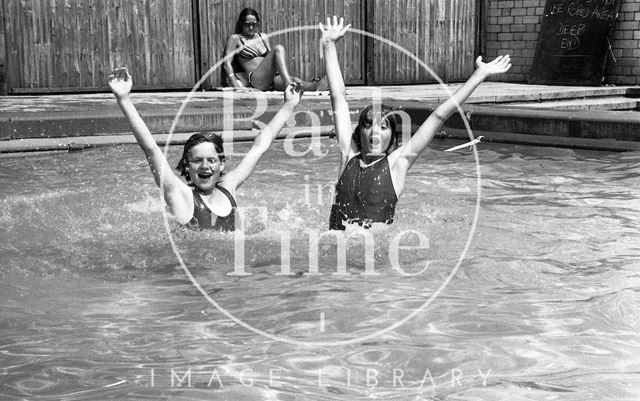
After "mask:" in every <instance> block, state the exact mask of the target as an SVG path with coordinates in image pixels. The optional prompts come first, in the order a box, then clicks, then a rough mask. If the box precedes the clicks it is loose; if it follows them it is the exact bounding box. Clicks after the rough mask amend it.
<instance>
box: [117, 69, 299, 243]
mask: <svg viewBox="0 0 640 401" xmlns="http://www.w3.org/2000/svg"><path fill="white" fill-rule="evenodd" d="M108 82H109V87H110V88H111V91H112V92H113V94H114V95H115V97H116V100H117V101H118V105H119V106H120V108H121V109H122V112H123V113H124V115H125V117H126V118H127V120H128V121H129V123H130V124H131V127H132V128H133V135H134V136H135V137H136V140H137V141H138V144H139V145H140V147H141V148H142V150H143V151H144V153H145V155H146V156H147V161H148V162H149V167H151V172H152V173H153V177H154V178H155V181H156V184H157V185H158V186H159V187H160V188H162V189H163V194H162V197H163V199H164V201H165V202H166V203H167V206H168V207H169V211H170V212H171V214H172V215H173V216H174V217H175V219H176V220H177V221H178V223H179V224H183V225H189V226H191V227H194V228H198V229H205V228H206V229H215V230H223V231H228V230H234V229H235V220H234V211H235V208H236V202H235V194H236V189H237V188H238V187H239V186H240V185H242V184H243V183H244V181H245V180H246V179H247V178H249V175H250V174H251V173H252V172H253V170H254V169H255V167H256V165H257V164H258V161H259V160H260V158H261V157H262V155H263V154H264V153H265V152H266V151H267V149H269V146H270V145H271V142H273V140H274V138H275V137H276V135H277V134H278V133H279V132H280V130H281V129H282V127H283V126H284V124H285V122H286V121H287V119H289V118H290V117H291V116H292V115H293V111H294V108H295V106H296V105H297V104H298V103H299V102H300V97H301V96H302V91H301V89H300V87H299V86H298V85H296V84H291V85H289V86H288V87H287V88H286V90H285V92H284V99H285V101H284V104H283V105H282V108H281V109H280V110H279V111H278V112H277V113H276V115H275V116H274V117H273V118H272V119H271V121H269V123H268V124H267V125H266V126H265V127H264V129H263V130H262V131H261V132H260V133H259V134H258V136H256V138H255V140H254V142H253V146H252V147H251V149H250V150H249V152H247V154H246V155H245V156H244V157H243V158H242V160H241V161H240V163H239V164H238V165H237V166H236V168H234V169H233V170H231V171H227V172H225V156H224V153H223V151H222V139H221V138H220V137H219V136H217V135H213V134H201V133H200V134H194V135H192V136H191V137H190V138H189V139H188V140H187V143H186V144H185V146H184V151H183V154H182V158H181V159H180V162H179V163H178V171H179V172H180V174H181V175H183V176H184V177H185V178H186V180H187V182H186V183H185V182H184V181H182V180H181V179H180V178H179V177H178V175H176V174H174V173H173V172H172V171H171V166H169V163H168V162H167V159H166V158H165V157H164V154H163V152H162V150H161V149H160V147H158V145H157V144H156V141H155V140H154V139H153V136H152V135H151V132H149V129H148V128H147V126H146V124H145V123H144V121H143V120H142V117H140V114H138V112H137V111H136V108H135V106H134V105H133V102H132V101H131V98H130V96H129V94H130V93H131V87H132V85H133V84H132V81H131V75H129V72H128V71H127V69H126V68H117V69H115V70H114V71H113V72H112V73H111V75H109V78H108ZM223 172H224V174H223Z"/></svg>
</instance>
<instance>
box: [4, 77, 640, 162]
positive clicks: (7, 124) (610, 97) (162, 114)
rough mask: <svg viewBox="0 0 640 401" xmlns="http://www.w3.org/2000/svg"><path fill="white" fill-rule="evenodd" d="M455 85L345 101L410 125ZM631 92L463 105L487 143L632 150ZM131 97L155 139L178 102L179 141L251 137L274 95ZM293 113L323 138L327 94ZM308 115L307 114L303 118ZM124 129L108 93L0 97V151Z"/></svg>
mask: <svg viewBox="0 0 640 401" xmlns="http://www.w3.org/2000/svg"><path fill="white" fill-rule="evenodd" d="M459 85H460V84H452V85H449V86H448V87H447V88H445V87H443V86H440V85H395V86H383V87H370V86H363V87H348V88H347V97H348V100H349V103H350V106H351V109H352V113H353V114H354V117H353V119H355V114H356V113H357V112H358V110H359V109H360V108H361V107H363V106H364V105H365V104H368V103H369V102H370V101H371V99H372V98H380V99H381V100H382V101H383V102H384V103H389V104H391V105H392V106H394V107H396V108H401V109H404V110H405V111H407V113H408V114H410V115H411V118H412V123H413V125H418V124H420V123H421V122H422V121H423V120H424V119H425V118H426V117H427V116H428V114H429V113H430V112H431V110H432V109H433V108H434V107H436V106H437V105H438V104H440V103H441V102H443V101H444V100H446V99H447V98H448V92H449V91H455V89H456V88H457V87H458V86H459ZM637 91H638V87H626V86H621V87H564V86H543V85H524V84H511V83H498V82H485V83H483V84H482V85H481V86H480V87H479V88H478V89H477V90H476V91H475V92H474V94H473V95H472V96H471V97H470V99H469V100H468V101H467V102H466V103H465V105H464V107H463V108H464V110H465V111H466V112H467V117H469V122H470V124H471V127H472V129H473V130H474V132H475V133H476V135H483V136H485V139H486V140H495V141H500V142H514V143H528V144H539V145H546V146H569V147H582V148H593V149H607V150H634V149H640V113H638V112H637V111H635V110H637V109H638V105H637V100H638V99H636V96H637ZM132 98H133V101H134V103H135V104H136V107H137V109H138V111H139V112H140V114H141V115H142V116H143V118H144V119H145V121H146V122H147V125H149V127H150V129H151V131H152V132H154V134H158V137H157V138H158V140H159V141H161V142H162V141H164V140H167V139H168V138H167V136H166V135H167V134H168V133H169V130H170V128H171V126H172V124H173V123H174V120H175V117H176V115H177V113H178V111H179V109H180V108H181V106H184V110H183V113H182V115H181V117H180V119H178V120H176V127H175V130H174V132H176V133H185V134H184V135H175V136H173V137H172V138H171V141H172V142H173V141H176V142H180V141H183V140H184V137H185V135H188V134H187V133H189V132H193V131H200V130H204V131H222V130H225V129H226V130H227V131H229V127H233V129H232V131H234V134H233V135H231V136H232V137H233V138H234V139H236V140H242V139H250V138H252V135H254V134H252V133H251V129H252V128H253V127H254V123H253V121H254V120H257V121H262V122H266V121H268V119H269V118H270V117H271V116H272V115H273V113H274V112H275V111H276V110H277V109H278V107H279V104H280V103H281V99H282V94H281V93H279V92H255V91H248V90H229V89H226V90H216V91H206V92H203V91H198V92H193V93H189V92H135V88H134V92H133V94H132ZM231 104H232V105H233V109H232V113H233V114H232V115H231V112H230V111H229V110H230V109H229V105H231ZM225 107H226V109H225ZM619 109H622V110H619ZM224 110H227V111H226V112H225V111H224ZM298 111H299V116H298V119H297V125H298V126H309V125H312V124H313V125H320V131H321V132H322V133H323V134H325V135H330V134H331V123H332V120H331V115H330V112H329V111H330V103H329V96H328V92H307V93H305V95H304V97H303V101H302V102H301V104H300V105H299V106H298ZM305 114H306V115H307V117H305ZM311 115H313V116H314V117H309V116H311ZM454 117H455V116H454ZM314 118H315V119H314ZM459 120H460V118H459V117H455V118H453V119H452V120H450V122H449V123H448V124H447V128H446V129H445V133H446V135H447V136H448V137H451V138H460V139H464V138H466V137H467V135H468V134H467V133H466V130H463V129H462V128H464V126H463V125H461V121H459ZM229 123H231V124H232V125H229ZM476 131H477V132H476ZM130 132H131V131H130V128H129V126H128V124H127V122H126V121H125V119H124V118H123V116H122V113H121V112H120V110H119V108H118V106H117V105H116V102H115V100H114V97H113V95H112V94H110V93H95V94H64V95H42V96H6V97H0V152H5V153H6V152H16V151H30V150H52V149H77V148H82V147H86V146H97V145H108V144H114V143H129V142H134V139H133V137H132V135H130ZM163 135H164V136H163Z"/></svg>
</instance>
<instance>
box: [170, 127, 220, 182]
mask: <svg viewBox="0 0 640 401" xmlns="http://www.w3.org/2000/svg"><path fill="white" fill-rule="evenodd" d="M205 142H211V143H212V144H213V146H214V147H215V148H216V153H217V154H218V158H219V159H220V162H224V159H225V156H224V147H223V141H222V137H221V136H220V135H218V134H211V133H208V132H198V133H195V134H193V135H191V136H190V137H189V139H187V143H185V144H184V149H182V158H180V161H179V162H178V165H177V166H176V170H178V172H179V173H180V175H182V176H184V177H185V178H186V179H187V181H190V180H191V177H189V170H188V166H189V152H190V151H191V149H192V148H193V147H194V146H196V145H200V144H201V143H205Z"/></svg>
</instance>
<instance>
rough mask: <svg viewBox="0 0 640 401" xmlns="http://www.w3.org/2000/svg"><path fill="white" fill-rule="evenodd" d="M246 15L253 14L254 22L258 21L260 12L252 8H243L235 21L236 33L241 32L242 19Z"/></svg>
mask: <svg viewBox="0 0 640 401" xmlns="http://www.w3.org/2000/svg"><path fill="white" fill-rule="evenodd" d="M247 15H253V16H254V17H256V22H257V23H258V24H259V23H260V14H258V12H257V11H256V10H254V9H253V8H249V7H247V8H245V9H244V10H242V11H240V15H238V20H237V21H236V33H242V26H243V25H244V20H245V19H246V18H247Z"/></svg>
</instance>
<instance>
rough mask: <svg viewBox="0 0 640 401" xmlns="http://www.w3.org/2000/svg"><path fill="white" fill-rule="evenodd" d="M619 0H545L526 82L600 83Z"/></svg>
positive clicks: (551, 83) (561, 83)
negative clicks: (534, 52) (534, 51)
mask: <svg viewBox="0 0 640 401" xmlns="http://www.w3.org/2000/svg"><path fill="white" fill-rule="evenodd" d="M619 7H620V0H547V4H546V6H545V12H544V15H543V17H542V23H541V25H540V36H539V38H538V46H537V48H536V54H535V57H534V60H533V65H532V67H531V72H530V75H529V83H532V84H546V85H554V84H555V85H600V84H601V83H602V79H603V77H604V68H605V63H606V60H607V53H608V52H609V37H610V36H611V34H612V33H613V27H614V24H615V22H616V18H617V15H618V8H619Z"/></svg>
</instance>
